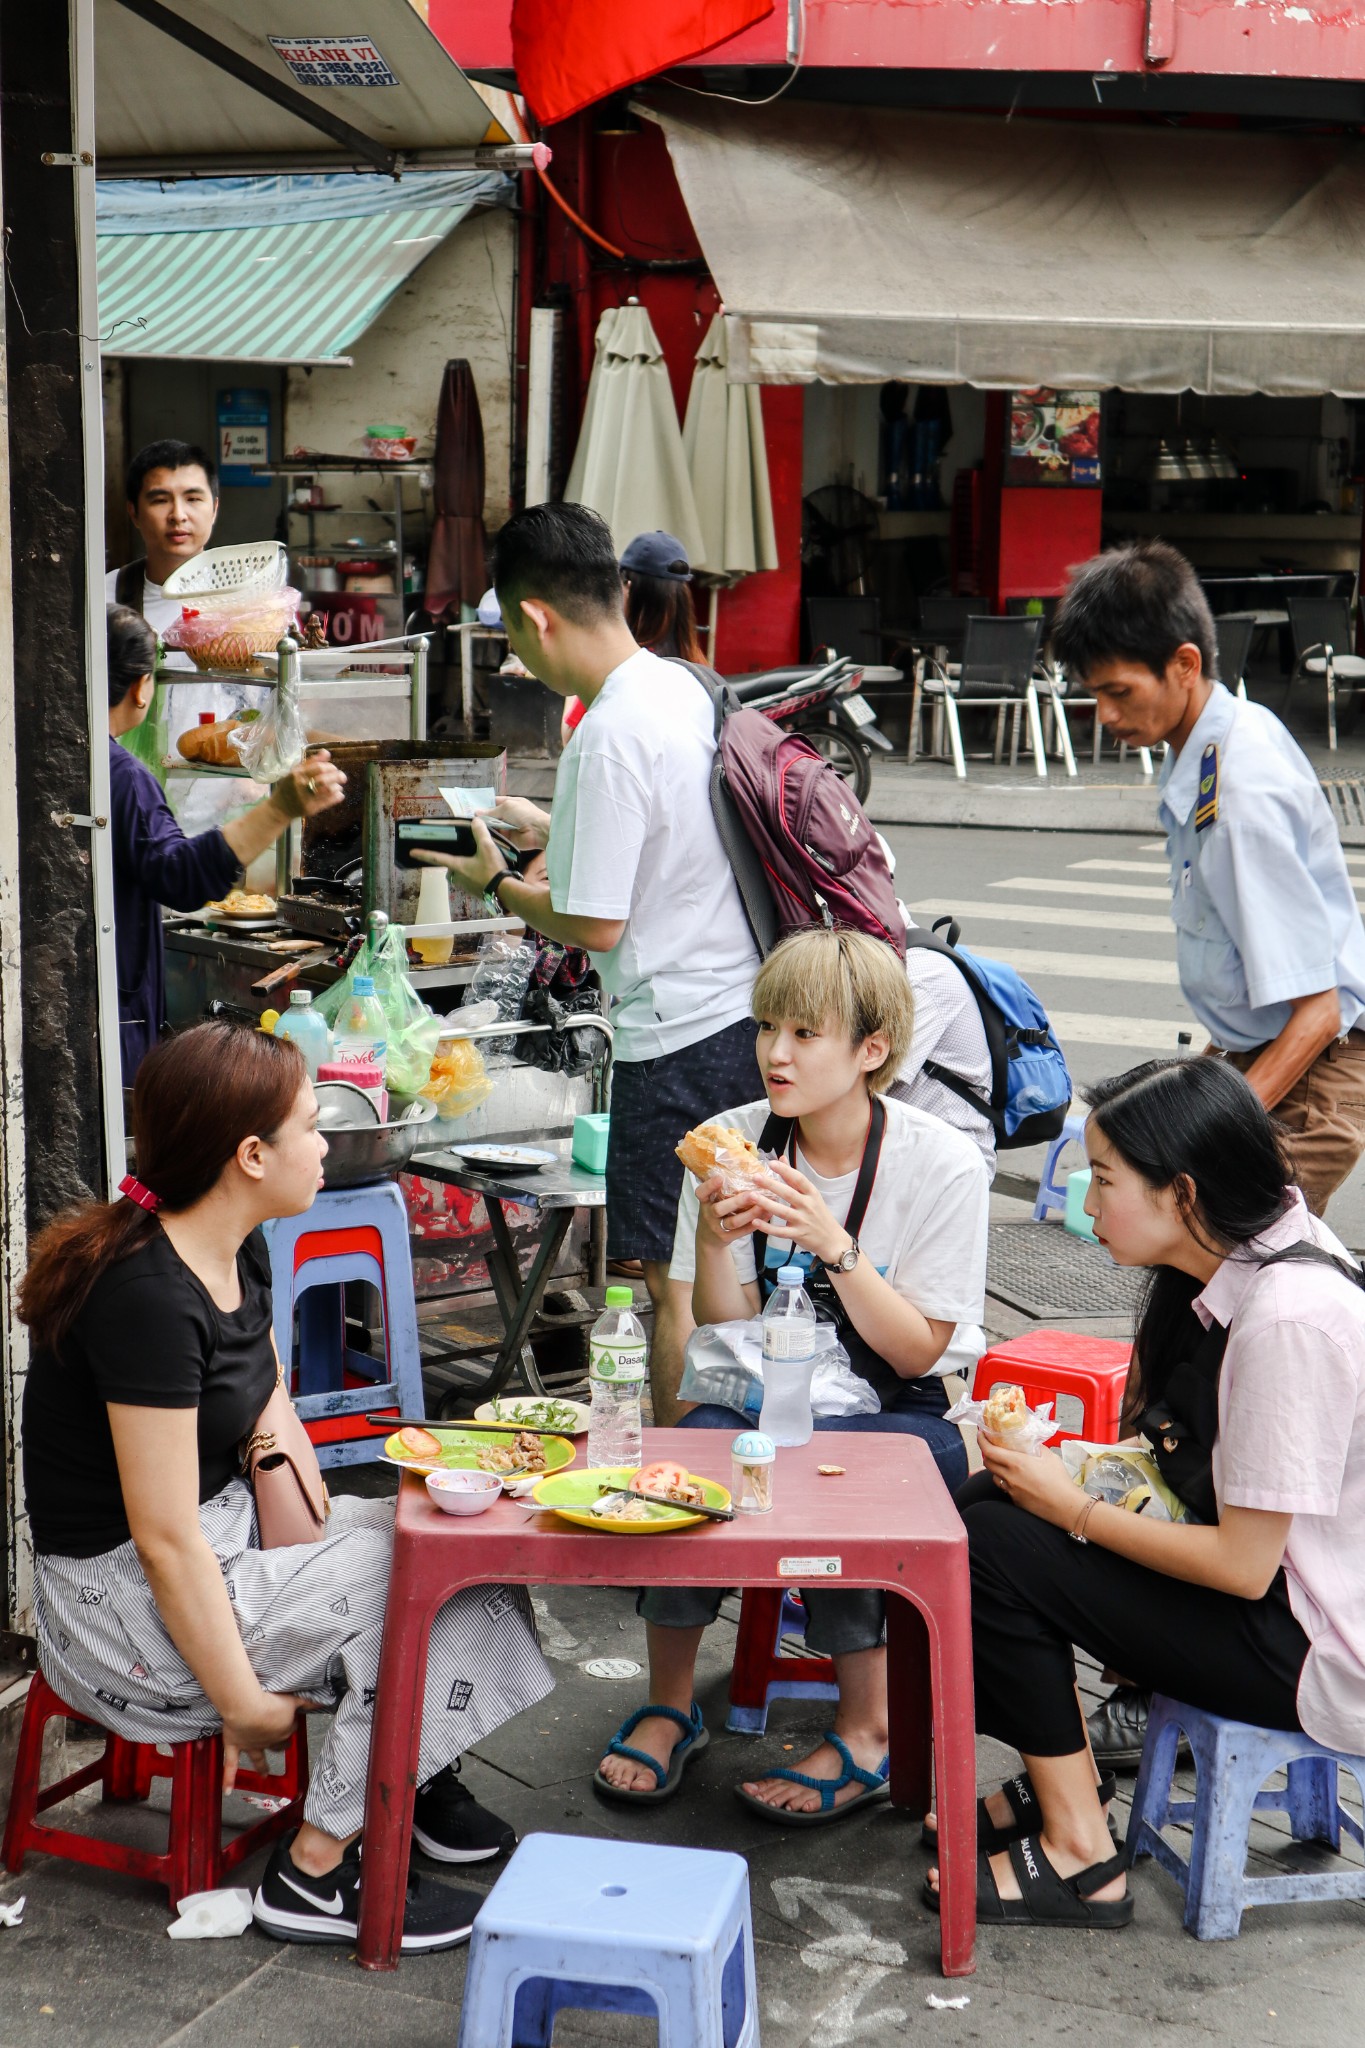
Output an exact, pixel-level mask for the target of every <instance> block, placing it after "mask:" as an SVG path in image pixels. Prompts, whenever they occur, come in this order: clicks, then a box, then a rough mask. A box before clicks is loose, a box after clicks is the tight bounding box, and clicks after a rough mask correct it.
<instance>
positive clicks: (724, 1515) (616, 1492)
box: [597, 1486, 735, 1522]
mask: <svg viewBox="0 0 1365 2048" xmlns="http://www.w3.org/2000/svg"><path fill="white" fill-rule="evenodd" d="M597 1492H598V1497H599V1499H600V1497H601V1496H602V1495H603V1494H606V1493H609V1494H611V1495H613V1496H614V1498H615V1499H617V1500H621V1501H627V1500H647V1501H648V1502H649V1504H650V1506H651V1507H656V1508H674V1509H680V1510H681V1512H682V1513H683V1514H685V1515H705V1517H706V1519H707V1521H708V1522H733V1521H734V1519H735V1511H734V1509H733V1508H708V1507H703V1506H702V1505H701V1504H700V1502H695V1501H690V1500H670V1499H669V1497H668V1495H667V1494H666V1493H637V1492H636V1491H635V1489H634V1487H630V1486H599V1487H598V1489H597Z"/></svg>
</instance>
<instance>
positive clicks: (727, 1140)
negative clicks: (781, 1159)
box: [674, 1124, 767, 1180]
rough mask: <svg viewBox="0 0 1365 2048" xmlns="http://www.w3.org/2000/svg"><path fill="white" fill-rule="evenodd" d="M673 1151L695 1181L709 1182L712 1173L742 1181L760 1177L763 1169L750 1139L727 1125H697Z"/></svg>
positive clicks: (762, 1162) (759, 1154)
mask: <svg viewBox="0 0 1365 2048" xmlns="http://www.w3.org/2000/svg"><path fill="white" fill-rule="evenodd" d="M674 1149H675V1150H676V1152H677V1155H678V1157H679V1159H681V1161H682V1163H683V1165H684V1166H685V1167H686V1168H687V1171H688V1172H689V1173H695V1175H696V1176H697V1179H698V1180H709V1179H710V1177H711V1175H712V1174H713V1173H729V1174H735V1175H738V1177H739V1178H740V1179H741V1180H743V1179H747V1178H748V1177H749V1176H750V1175H758V1174H761V1173H762V1172H763V1171H764V1170H765V1167H766V1165H767V1161H766V1160H765V1159H764V1157H763V1154H762V1153H761V1152H760V1151H759V1149H758V1147H757V1145H755V1143H754V1141H753V1139H752V1138H746V1137H745V1135H744V1133H743V1131H737V1130H734V1129H733V1128H732V1127H731V1126H730V1125H729V1124H698V1125H697V1128H696V1129H695V1130H694V1131H689V1132H688V1133H687V1136H686V1137H685V1138H684V1139H683V1141H682V1143H681V1145H678V1146H676V1147H675V1148H674Z"/></svg>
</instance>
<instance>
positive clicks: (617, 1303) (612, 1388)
mask: <svg viewBox="0 0 1365 2048" xmlns="http://www.w3.org/2000/svg"><path fill="white" fill-rule="evenodd" d="M633 1299H634V1296H633V1295H632V1294H631V1291H630V1289H629V1288H628V1287H609V1288H608V1289H607V1305H606V1307H605V1308H604V1309H603V1311H602V1313H601V1315H600V1316H599V1317H598V1318H597V1321H596V1322H595V1323H594V1324H593V1326H592V1330H591V1332H590V1334H589V1337H588V1389H589V1395H590V1398H591V1402H592V1406H591V1410H590V1412H589V1415H588V1464H589V1466H590V1467H592V1468H594V1469H596V1468H600V1467H601V1466H622V1465H629V1466H630V1467H631V1468H632V1469H634V1468H636V1467H638V1465H639V1463H640V1459H641V1456H642V1455H643V1438H642V1435H641V1421H640V1396H641V1395H642V1394H643V1392H644V1387H645V1362H646V1357H647V1346H646V1343H645V1332H644V1325H643V1324H642V1323H641V1322H640V1320H639V1317H638V1316H636V1315H634V1314H633V1313H632V1310H631V1303H632V1301H633Z"/></svg>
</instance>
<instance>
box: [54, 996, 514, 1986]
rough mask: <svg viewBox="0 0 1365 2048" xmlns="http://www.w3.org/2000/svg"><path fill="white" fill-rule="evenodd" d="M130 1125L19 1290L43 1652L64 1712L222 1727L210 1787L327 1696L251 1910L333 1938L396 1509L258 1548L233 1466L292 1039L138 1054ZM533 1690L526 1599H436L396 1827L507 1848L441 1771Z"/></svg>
mask: <svg viewBox="0 0 1365 2048" xmlns="http://www.w3.org/2000/svg"><path fill="white" fill-rule="evenodd" d="M133 1129H134V1134H135V1137H136V1142H137V1159H138V1175H139V1178H138V1179H136V1180H134V1179H133V1178H132V1177H131V1176H130V1177H129V1178H127V1179H125V1180H124V1181H123V1182H122V1183H121V1191H122V1193H123V1195H124V1196H125V1197H126V1199H125V1200H122V1201H117V1202H112V1203H110V1202H90V1203H87V1204H85V1205H84V1206H83V1207H81V1208H79V1209H75V1210H72V1211H70V1212H69V1213H68V1214H66V1215H64V1216H61V1217H58V1218H57V1220H56V1221H55V1222H54V1223H52V1224H50V1225H49V1226H48V1228H47V1229H46V1230H44V1231H43V1232H42V1233H41V1234H40V1236H39V1237H38V1238H37V1240H36V1241H35V1243H34V1246H33V1251H32V1256H31V1259H30V1262H29V1268H28V1272H27V1275H26V1276H25V1279H24V1283H23V1287H22V1289H21V1292H20V1300H19V1313H20V1315H21V1317H22V1319H23V1321H24V1322H25V1323H27V1325H28V1327H29V1332H30V1339H31V1343H32V1349H33V1358H32V1363H31V1365H30V1368H29V1372H28V1378H27V1383H26V1386H25V1390H24V1413H23V1456H24V1484H25V1489H26V1493H27V1497H28V1510H29V1517H30V1523H31V1527H32V1532H33V1545H34V1550H35V1552H36V1558H35V1568H34V1570H35V1588H34V1591H35V1600H34V1608H35V1616H36V1626H37V1635H38V1647H39V1661H40V1663H41V1665H42V1669H43V1674H44V1676H45V1677H46V1678H47V1680H48V1682H49V1684H51V1685H52V1686H53V1687H54V1689H55V1690H56V1691H57V1692H58V1693H60V1694H61V1696H62V1698H63V1699H64V1700H65V1701H66V1702H67V1704H68V1705H69V1706H71V1707H73V1708H74V1709H75V1710H76V1711H77V1712H79V1713H82V1714H86V1715H88V1716H89V1717H90V1718H91V1719H92V1720H94V1721H97V1722H99V1723H100V1724H101V1725H103V1726H105V1727H108V1728H111V1729H113V1730H114V1732H115V1733H117V1734H119V1735H124V1736H127V1737H128V1738H130V1739H131V1740H133V1741H136V1742H183V1741H188V1740H191V1739H193V1738H194V1737H196V1736H200V1735H204V1734H213V1733H216V1732H217V1731H218V1730H219V1729H221V1731H222V1736H223V1755H224V1763H225V1770H224V1781H225V1784H226V1785H227V1786H229V1787H230V1786H231V1784H232V1783H233V1780H234V1777H235V1774H236V1770H237V1763H238V1758H239V1756H242V1755H249V1756H253V1757H255V1756H258V1755H260V1754H261V1753H262V1752H263V1751H264V1750H266V1749H267V1748H278V1747H279V1746H280V1745H281V1744H282V1743H283V1742H284V1741H285V1740H286V1739H287V1737H288V1735H289V1733H290V1730H291V1729H292V1728H293V1725H294V1719H295V1716H296V1714H297V1713H298V1711H299V1709H300V1707H312V1706H318V1707H327V1708H335V1710H336V1711H335V1716H334V1718H333V1720H332V1721H331V1723H330V1724H329V1726H328V1729H327V1733H326V1735H325V1736H324V1738H323V1740H322V1743H321V1745H320V1747H319V1750H318V1754H317V1757H316V1760H315V1764H314V1768H313V1771H312V1775H311V1780H310V1783H309V1789H308V1796H307V1800H306V1803H305V1807H304V1815H305V1818H304V1823H303V1825H302V1827H300V1829H299V1830H298V1832H297V1834H296V1835H294V1836H293V1837H292V1838H286V1839H285V1840H283V1841H281V1842H279V1843H278V1844H277V1845H276V1847H275V1850H274V1852H273V1853H272V1856H271V1859H270V1862H269V1865H268V1866H267V1869H266V1872H265V1875H264V1878H263V1879H262V1882H261V1886H260V1889H259V1891H258V1892H257V1894H256V1905H255V1912H256V1920H257V1924H258V1925H259V1926H261V1927H262V1928H263V1929H264V1930H265V1931H266V1932H267V1933H269V1934H272V1935H274V1936H276V1937H277V1938H278V1939H279V1940H282V1941H310V1942H314V1941H353V1940H354V1939H355V1936H356V1932H357V1915H358V1911H359V1882H360V1848H359V1840H358V1837H359V1830H360V1824H361V1820H362V1818H363V1814H364V1803H365V1780H366V1773H367V1768H368V1761H369V1743H370V1727H371V1721H372V1717H373V1708H374V1696H375V1686H376V1683H377V1680H378V1672H379V1649H380V1640H381V1636H382V1633H383V1624H384V1606H385V1600H386V1596H387V1592H388V1577H389V1563H390V1555H391V1550H392V1541H393V1504H392V1502H391V1501H380V1500H361V1499H357V1498H355V1497H353V1496H341V1497H339V1498H338V1499H337V1500H335V1501H334V1502H333V1503H332V1506H331V1512H330V1517H329V1520H328V1522H327V1526H326V1530H325V1533H324V1534H323V1536H322V1537H321V1538H320V1539H319V1541H318V1542H316V1543H314V1544H301V1545H291V1546H290V1547H288V1548H281V1549H273V1550H265V1549H262V1548H261V1547H260V1541H259V1532H258V1529H257V1525H256V1513H255V1504H254V1500H253V1496H252V1493H251V1489H250V1487H249V1486H248V1485H247V1484H246V1482H245V1481H244V1480H243V1479H242V1478H241V1477H240V1467H239V1445H240V1443H241V1441H242V1439H243V1438H245V1437H246V1436H248V1435H249V1434H250V1432H251V1429H252V1427H253V1425H254V1423H255V1422H256V1419H257V1417H258V1416H259V1415H260V1413H261V1411H262V1409H263V1408H264V1407H265V1405H266V1402H267V1400H268V1399H269V1397H270V1395H271V1393H272V1391H273V1388H274V1385H275V1381H276V1376H277V1372H278V1366H277V1361H276V1356H275V1349H274V1342H273V1338H272V1334H271V1322H272V1310H271V1299H270V1266H269V1257H268V1253H267V1250H266V1245H265V1240H264V1237H263V1234H262V1230H261V1225H262V1224H263V1223H265V1222H267V1221H268V1220H269V1219H270V1218H272V1217H276V1216H295V1215H299V1214H300V1213H301V1212H302V1211H304V1210H305V1209H307V1208H308V1207H309V1206H310V1205H311V1203H312V1200H313V1197H314V1195H315V1193H316V1192H317V1188H318V1185H319V1181H320V1179H321V1170H322V1161H323V1158H324V1157H325V1155H326V1151H327V1147H326V1144H325V1142H324V1140H323V1139H322V1137H321V1135H320V1133H319V1131H318V1127H317V1103H316V1100H315V1098H314V1095H313V1090H312V1086H311V1084H310V1082H309V1080H308V1076H307V1072H306V1070H305V1068H304V1064H303V1059H302V1056H301V1055H300V1053H299V1051H298V1048H297V1047H296V1046H295V1045H293V1044H292V1043H291V1042H290V1041H288V1040H287V1039H278V1038H270V1037H267V1036H265V1035H264V1034H263V1033H261V1032H259V1031H253V1030H247V1029H244V1028H243V1027H241V1026H238V1025H232V1024H222V1023H216V1024H201V1025H199V1026H198V1027H197V1028H196V1029H195V1030H192V1031H187V1032H185V1033H183V1034H182V1035H181V1036H179V1037H176V1038H171V1039H168V1040H166V1041H165V1042H164V1043H163V1044H161V1045H159V1046H157V1047H156V1048H155V1049H154V1050H153V1051H152V1052H151V1053H149V1054H148V1056H147V1058H146V1059H145V1060H144V1061H143V1063H142V1066H141V1067H140V1069H139V1070H138V1077H137V1084H136V1088H135V1091H134V1097H133ZM551 1684H552V1680H551V1677H550V1674H549V1671H548V1669H547V1667H546V1665H545V1663H544V1661H543V1660H542V1658H541V1656H540V1652H539V1650H538V1648H537V1646H536V1642H535V1637H534V1634H533V1632H532V1629H531V1626H530V1619H529V1612H528V1608H527V1603H526V1600H525V1597H524V1595H522V1594H521V1593H519V1592H511V1591H508V1590H506V1589H503V1588H501V1587H497V1588H490V1589H488V1590H487V1591H486V1592H481V1593H477V1594H475V1593H463V1594H460V1595H457V1597H456V1598H455V1599H453V1600H451V1601H449V1602H448V1603H447V1604H446V1606H445V1607H444V1608H442V1610H441V1612H440V1613H439V1615H438V1616H437V1618H436V1621H435V1624H434V1626H433V1628H432V1635H431V1657H430V1665H429V1669H428V1673H427V1687H426V1698H425V1702H424V1706H423V1716H422V1753H421V1776H420V1787H421V1789H420V1790H419V1792H418V1795H417V1808H416V1815H415V1821H414V1836H415V1839H416V1841H417V1843H418V1846H419V1847H421V1848H422V1849H424V1850H425V1851H426V1852H427V1854H428V1855H431V1856H434V1857H435V1858H437V1859H438V1860H439V1861H442V1862H448V1863H465V1862H475V1861H478V1860H481V1859H482V1858H484V1857H491V1856H496V1855H497V1854H498V1853H499V1852H500V1851H501V1850H502V1849H504V1848H508V1847H510V1846H511V1845H512V1843H513V1841H514V1840H515V1837H514V1835H513V1834H512V1831H511V1829H510V1828H508V1827H507V1826H506V1825H505V1824H504V1823H503V1822H502V1821H500V1820H498V1819H497V1818H496V1817H495V1816H494V1815H493V1814H491V1813H487V1812H485V1811H484V1809H483V1808H482V1807H480V1806H479V1805H477V1803H476V1802H475V1800H474V1799H473V1797H472V1795H471V1794H470V1793H469V1792H468V1791H467V1790H466V1789H465V1788H464V1787H463V1786H462V1785H461V1784H460V1782H459V1777H458V1770H459V1757H460V1754H461V1752H462V1751H463V1750H465V1749H467V1748H469V1746H470V1745H471V1744H472V1743H475V1742H477V1741H479V1740H480V1739H481V1738H482V1737H483V1736H485V1735H487V1734H489V1733H491V1731H492V1730H493V1729H494V1728H497V1727H499V1726H500V1725H501V1723H502V1722H503V1721H505V1720H507V1719H509V1718H510V1717H511V1715H513V1714H515V1713H518V1712H520V1710H521V1709H522V1708H523V1707H528V1706H531V1705H533V1704H534V1703H535V1701H537V1700H539V1699H542V1698H543V1697H544V1695H545V1694H546V1693H547V1692H548V1691H549V1690H550V1687H551ZM479 1904H480V1900H479V1897H478V1895H477V1894H473V1893H469V1892H457V1891H453V1890H451V1889H449V1888H447V1887H445V1886H440V1885H435V1886H432V1885H427V1886H423V1885H421V1884H420V1883H418V1882H416V1881H415V1882H414V1883H413V1884H412V1886H411V1887H410V1890H409V1895H408V1902H407V1911H406V1916H405V1921H404V1933H403V1948H404V1950H405V1951H409V1952H410V1951H414V1950H425V1949H436V1948H449V1947H452V1946H453V1945H454V1944H455V1943H457V1942H459V1941H461V1940H464V1939H465V1938H466V1937H467V1936H468V1933H469V1929H470V1925H471V1923H472V1921H473V1917H474V1914H475V1912H476V1911H477V1910H478V1907H479Z"/></svg>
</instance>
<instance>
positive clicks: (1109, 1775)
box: [919, 1771, 1119, 1856]
mask: <svg viewBox="0 0 1365 2048" xmlns="http://www.w3.org/2000/svg"><path fill="white" fill-rule="evenodd" d="M1118 1788H1119V1781H1118V1779H1117V1778H1116V1777H1115V1775H1114V1773H1113V1772H1112V1771H1105V1772H1104V1773H1103V1774H1102V1775H1101V1778H1100V1781H1099V1784H1098V1785H1097V1786H1096V1787H1095V1790H1096V1791H1097V1792H1098V1793H1099V1798H1100V1805H1101V1806H1108V1804H1109V1803H1110V1801H1111V1800H1112V1799H1113V1797H1114V1794H1115V1793H1116V1792H1117V1791H1118ZM1000 1790H1001V1791H1002V1792H1003V1793H1004V1795H1005V1798H1006V1800H1007V1801H1008V1803H1009V1809H1010V1812H1011V1814H1012V1815H1013V1819H1011V1820H1007V1821H1004V1822H1001V1821H997V1820H995V1819H994V1818H993V1817H992V1815H991V1813H990V1810H989V1808H988V1807H987V1805H986V1802H985V1800H984V1799H978V1800H977V1802H976V1846H977V1849H978V1851H980V1853H981V1854H983V1855H986V1856H997V1855H999V1853H1000V1851H1001V1850H1002V1849H1008V1847H1009V1845H1010V1843H1011V1842H1017V1841H1019V1840H1020V1838H1021V1837H1022V1836H1024V1835H1037V1834H1040V1833H1041V1832H1042V1826H1043V1809H1042V1807H1041V1806H1040V1805H1039V1804H1038V1795H1037V1793H1036V1792H1035V1791H1034V1789H1033V1780H1032V1778H1030V1776H1029V1774H1028V1772H1027V1771H1021V1772H1020V1774H1019V1776H1018V1777H1017V1778H1007V1779H1006V1780H1005V1782H1004V1784H1003V1785H1002V1786H1001V1787H1000ZM1109 1832H1110V1834H1111V1835H1113V1834H1114V1823H1113V1821H1112V1820H1111V1821H1110V1822H1109ZM919 1839H920V1847H921V1848H923V1849H928V1850H930V1851H936V1850H937V1849H938V1829H937V1828H931V1827H929V1826H928V1825H927V1824H926V1825H925V1826H924V1827H922V1828H921V1829H920V1831H919ZM1114 1839H1115V1841H1117V1840H1118V1837H1117V1835H1114Z"/></svg>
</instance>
